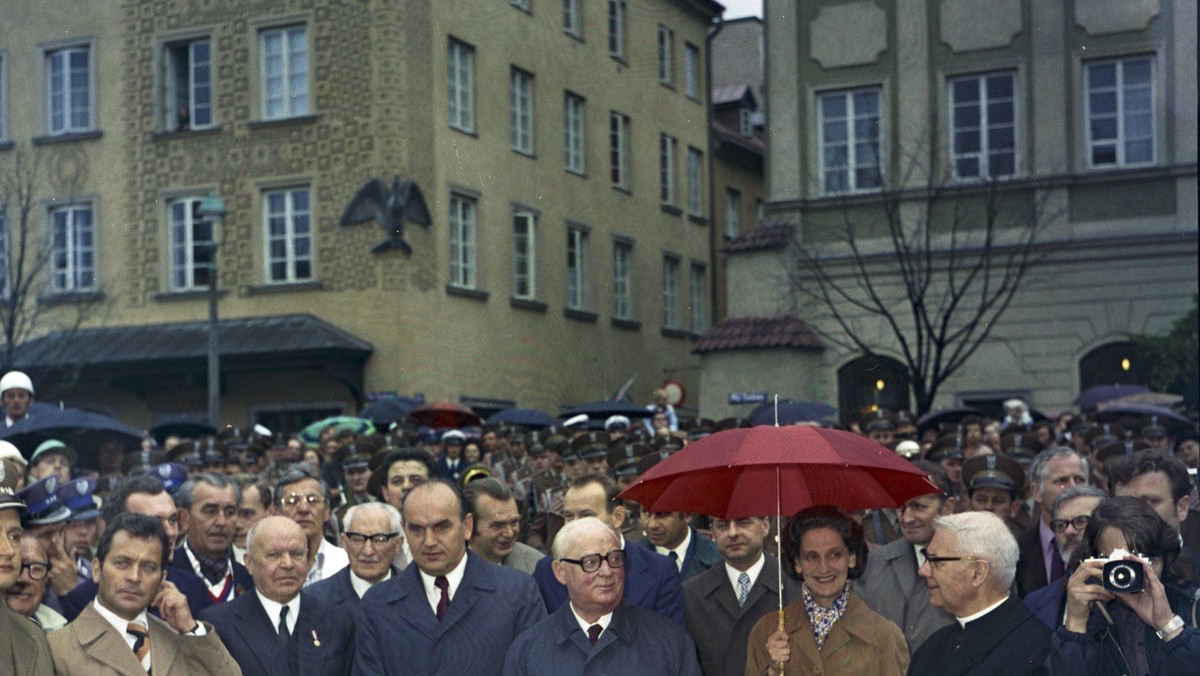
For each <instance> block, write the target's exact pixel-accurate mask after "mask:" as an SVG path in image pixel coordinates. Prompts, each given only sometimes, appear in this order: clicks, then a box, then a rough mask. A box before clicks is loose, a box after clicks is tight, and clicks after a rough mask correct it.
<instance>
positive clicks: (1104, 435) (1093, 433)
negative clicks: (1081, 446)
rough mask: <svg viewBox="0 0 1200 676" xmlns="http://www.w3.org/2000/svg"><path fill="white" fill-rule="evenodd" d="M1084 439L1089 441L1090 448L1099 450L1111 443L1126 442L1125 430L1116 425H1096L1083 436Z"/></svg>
mask: <svg viewBox="0 0 1200 676" xmlns="http://www.w3.org/2000/svg"><path fill="white" fill-rule="evenodd" d="M1083 438H1084V439H1086V440H1087V442H1088V446H1091V447H1092V448H1097V447H1099V446H1103V445H1104V444H1106V443H1108V442H1110V441H1122V440H1124V439H1125V428H1123V427H1121V426H1120V425H1118V424H1116V423H1107V422H1106V423H1095V424H1094V425H1093V426H1092V428H1091V429H1089V430H1088V431H1087V433H1086V434H1084V435H1083Z"/></svg>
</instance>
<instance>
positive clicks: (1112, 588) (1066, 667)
mask: <svg viewBox="0 0 1200 676" xmlns="http://www.w3.org/2000/svg"><path fill="white" fill-rule="evenodd" d="M1179 551H1180V544H1179V534H1178V533H1177V532H1176V531H1175V529H1174V528H1173V527H1171V526H1170V525H1168V524H1167V523H1166V522H1165V521H1163V520H1162V518H1161V517H1160V516H1159V515H1158V514H1157V513H1156V512H1155V511H1154V510H1153V509H1151V508H1150V507H1148V506H1147V505H1146V504H1144V503H1143V502H1141V501H1140V500H1137V499H1135V498H1129V497H1119V498H1112V499H1109V500H1106V501H1104V502H1102V503H1100V505H1099V506H1098V507H1096V511H1095V512H1093V513H1092V517H1091V519H1090V520H1089V521H1088V525H1087V530H1086V531H1085V532H1084V535H1083V542H1082V543H1080V545H1079V547H1077V548H1076V550H1075V553H1074V554H1073V555H1072V557H1071V564H1072V568H1073V572H1072V573H1071V576H1070V579H1069V580H1068V582H1067V608H1066V613H1065V618H1064V621H1063V625H1062V626H1060V627H1058V629H1057V630H1056V631H1055V633H1054V636H1053V638H1052V639H1051V648H1050V669H1051V672H1052V673H1054V674H1088V675H1091V676H1094V675H1097V674H1183V673H1190V672H1191V671H1192V670H1193V669H1195V665H1196V663H1197V660H1198V659H1200V632H1198V631H1197V630H1196V613H1197V608H1196V602H1195V600H1194V596H1193V594H1192V592H1191V590H1190V589H1184V588H1180V587H1179V586H1178V584H1179V581H1178V580H1177V579H1176V578H1175V576H1174V575H1173V574H1172V573H1171V572H1169V570H1168V569H1169V568H1170V564H1171V562H1172V561H1173V560H1174V559H1175V557H1177V556H1178V555H1179ZM1144 562H1147V563H1148V564H1149V565H1146V564H1145V563H1144ZM1164 571H1167V572H1164ZM1119 590H1125V591H1119ZM1135 590H1140V591H1135Z"/></svg>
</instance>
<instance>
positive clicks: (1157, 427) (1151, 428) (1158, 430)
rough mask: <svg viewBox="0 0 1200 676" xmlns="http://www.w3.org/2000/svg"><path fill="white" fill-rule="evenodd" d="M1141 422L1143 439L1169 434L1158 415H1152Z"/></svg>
mask: <svg viewBox="0 0 1200 676" xmlns="http://www.w3.org/2000/svg"><path fill="white" fill-rule="evenodd" d="M1140 422H1141V436H1142V438H1143V439H1161V438H1163V437H1165V436H1167V428H1166V426H1164V425H1163V424H1162V421H1161V420H1159V417H1158V416H1156V415H1152V416H1150V417H1148V418H1143V419H1142V420H1141V421H1140Z"/></svg>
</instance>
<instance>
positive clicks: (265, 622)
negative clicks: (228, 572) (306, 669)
mask: <svg viewBox="0 0 1200 676" xmlns="http://www.w3.org/2000/svg"><path fill="white" fill-rule="evenodd" d="M243 598H245V599H246V601H244V602H236V601H230V602H229V603H237V612H236V614H237V616H238V619H239V620H240V621H241V622H240V624H241V628H242V631H239V632H237V636H238V638H240V639H241V640H242V641H244V642H245V644H246V648H247V650H248V651H249V652H250V654H252V655H254V659H256V660H258V664H259V666H261V667H262V670H263V672H265V673H268V674H271V673H287V654H286V653H285V652H284V651H283V648H281V647H280V646H279V640H278V633H277V630H276V629H275V626H274V624H273V623H272V622H271V618H270V617H267V610H266V609H265V608H263V606H262V602H260V601H259V600H258V594H248V595H246V596H245V597H243ZM300 607H301V609H302V610H301V611H300V612H301V615H303V613H304V611H303V608H304V603H303V602H302V603H301V604H300ZM296 626H297V627H299V626H300V622H299V619H297V622H296ZM281 666H282V671H280V667H281Z"/></svg>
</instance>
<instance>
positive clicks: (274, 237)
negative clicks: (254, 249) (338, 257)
mask: <svg viewBox="0 0 1200 676" xmlns="http://www.w3.org/2000/svg"><path fill="white" fill-rule="evenodd" d="M263 221H264V226H265V231H266V238H267V255H266V265H267V281H268V282H273V283H277V284H282V283H287V282H305V281H308V280H311V279H312V278H313V259H312V252H313V229H312V204H311V201H310V193H309V189H308V188H289V189H286V190H271V191H268V192H266V193H264V194H263Z"/></svg>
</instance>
